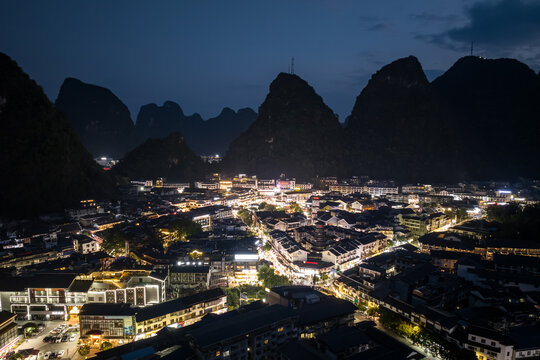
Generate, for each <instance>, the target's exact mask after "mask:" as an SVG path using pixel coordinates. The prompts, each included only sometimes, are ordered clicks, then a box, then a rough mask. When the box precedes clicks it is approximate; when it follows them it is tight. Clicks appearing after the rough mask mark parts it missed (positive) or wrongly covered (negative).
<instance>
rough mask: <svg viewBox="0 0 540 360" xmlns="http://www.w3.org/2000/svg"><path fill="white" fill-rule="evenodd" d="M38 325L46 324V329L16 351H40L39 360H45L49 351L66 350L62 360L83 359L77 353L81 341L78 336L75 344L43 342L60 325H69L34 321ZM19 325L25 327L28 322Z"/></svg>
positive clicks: (61, 322) (59, 322) (63, 322)
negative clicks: (44, 357)
mask: <svg viewBox="0 0 540 360" xmlns="http://www.w3.org/2000/svg"><path fill="white" fill-rule="evenodd" d="M33 322H37V323H43V324H45V329H44V330H43V331H42V332H41V333H40V334H39V335H37V336H33V337H31V338H29V339H27V340H26V342H24V343H22V344H21V345H19V347H17V349H16V350H15V351H19V350H23V349H35V350H39V355H38V358H37V360H43V356H44V355H45V353H46V352H47V351H51V352H52V351H59V350H64V356H63V357H62V358H57V359H62V360H67V359H72V360H79V359H81V356H80V355H79V353H78V352H77V348H78V346H77V343H78V341H79V336H78V335H77V338H76V339H75V341H73V342H69V341H68V342H61V343H46V342H43V338H44V337H45V336H48V335H49V333H50V331H51V330H53V329H54V328H55V327H57V326H58V325H60V324H67V322H65V321H33ZM17 323H18V324H19V325H23V324H25V323H27V321H17Z"/></svg>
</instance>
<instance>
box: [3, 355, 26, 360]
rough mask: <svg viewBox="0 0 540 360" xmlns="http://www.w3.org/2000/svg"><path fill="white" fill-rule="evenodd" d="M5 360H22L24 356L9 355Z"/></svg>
mask: <svg viewBox="0 0 540 360" xmlns="http://www.w3.org/2000/svg"><path fill="white" fill-rule="evenodd" d="M7 360H24V355H23V354H20V353H14V354H11V355H10V356H9V357H8V358H7Z"/></svg>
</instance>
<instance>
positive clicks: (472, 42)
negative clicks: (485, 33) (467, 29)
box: [471, 41, 474, 56]
mask: <svg viewBox="0 0 540 360" xmlns="http://www.w3.org/2000/svg"><path fill="white" fill-rule="evenodd" d="M473 46H474V41H471V56H473Z"/></svg>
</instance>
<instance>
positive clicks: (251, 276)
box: [210, 251, 260, 286]
mask: <svg viewBox="0 0 540 360" xmlns="http://www.w3.org/2000/svg"><path fill="white" fill-rule="evenodd" d="M259 266H260V261H259V254H258V253H256V252H249V251H242V252H238V253H234V254H226V255H222V256H219V257H216V258H215V259H212V260H211V262H210V268H211V269H212V270H211V271H212V277H214V278H217V279H219V278H222V279H225V283H224V284H222V285H224V286H226V285H227V282H233V283H238V284H248V283H255V282H257V281H258V277H257V270H258V269H259ZM211 281H212V280H211ZM211 286H212V284H211Z"/></svg>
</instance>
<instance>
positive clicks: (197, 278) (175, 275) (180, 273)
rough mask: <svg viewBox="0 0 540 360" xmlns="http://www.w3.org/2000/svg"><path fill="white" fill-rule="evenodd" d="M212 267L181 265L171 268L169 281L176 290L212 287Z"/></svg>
mask: <svg viewBox="0 0 540 360" xmlns="http://www.w3.org/2000/svg"><path fill="white" fill-rule="evenodd" d="M210 275H211V272H210V267H209V266H194V265H180V266H171V267H170V268H169V276H168V283H169V286H170V287H171V288H172V289H173V290H174V291H175V292H181V291H182V290H186V289H187V290H193V289H199V290H206V289H208V288H209V287H210Z"/></svg>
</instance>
